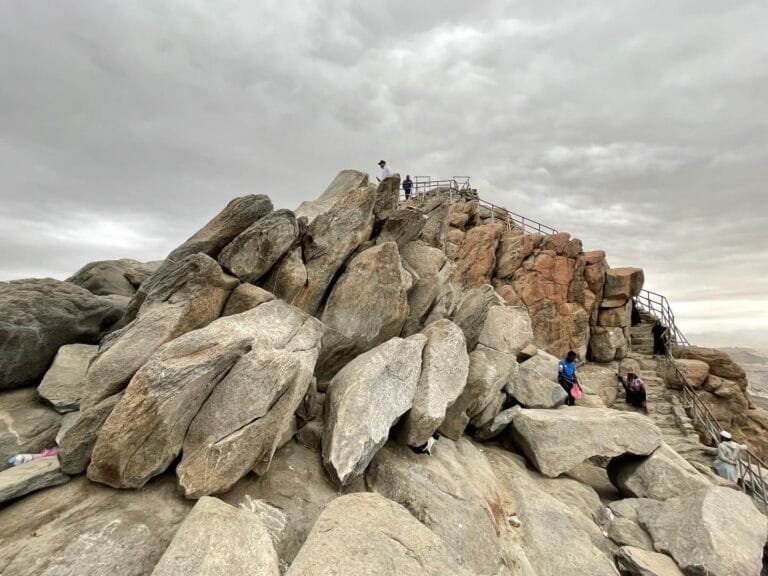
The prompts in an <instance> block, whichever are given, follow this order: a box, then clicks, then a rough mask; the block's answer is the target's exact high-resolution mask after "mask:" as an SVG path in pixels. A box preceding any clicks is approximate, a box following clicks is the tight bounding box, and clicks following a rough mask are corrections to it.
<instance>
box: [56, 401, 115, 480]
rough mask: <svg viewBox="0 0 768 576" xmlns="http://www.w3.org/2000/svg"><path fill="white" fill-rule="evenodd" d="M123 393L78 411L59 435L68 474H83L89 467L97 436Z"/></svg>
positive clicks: (61, 458)
mask: <svg viewBox="0 0 768 576" xmlns="http://www.w3.org/2000/svg"><path fill="white" fill-rule="evenodd" d="M122 397H123V393H122V392H118V393H117V394H115V395H114V396H110V397H109V398H105V399H104V400H102V401H101V402H99V403H98V404H96V405H95V406H92V407H90V408H88V409H86V410H83V411H81V412H76V413H75V414H76V418H77V419H76V420H75V421H74V422H73V423H72V424H71V425H70V426H68V428H67V429H66V430H64V431H63V433H60V435H59V436H58V437H57V443H58V444H59V461H60V462H61V469H62V470H63V471H64V473H66V474H81V473H83V472H85V470H86V469H87V468H88V463H89V462H90V461H91V453H92V452H93V446H94V444H95V443H96V437H97V435H98V433H99V430H101V427H102V426H103V425H104V422H106V421H107V418H108V417H109V415H110V414H111V413H112V410H114V409H115V406H117V403H118V402H119V401H120V400H121V399H122ZM62 430H63V426H62Z"/></svg>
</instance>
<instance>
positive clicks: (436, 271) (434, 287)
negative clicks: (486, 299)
mask: <svg viewBox="0 0 768 576" xmlns="http://www.w3.org/2000/svg"><path fill="white" fill-rule="evenodd" d="M400 256H401V258H402V261H403V266H404V267H405V268H406V270H408V271H409V272H410V273H411V275H412V276H413V288H412V289H411V290H410V291H409V292H408V305H409V306H410V312H409V314H408V318H407V319H406V321H405V326H404V327H403V335H405V336H410V335H412V334H416V333H417V332H419V331H420V330H421V329H422V328H423V327H424V326H426V325H428V324H430V323H431V322H433V321H437V320H441V319H442V318H445V317H447V316H448V315H449V313H450V312H451V307H452V306H453V286H452V284H451V281H450V280H451V264H450V262H448V260H447V258H446V257H445V254H444V253H443V252H442V250H439V249H437V248H433V247H432V246H429V245H427V244H426V243H424V242H421V241H416V242H409V243H408V244H406V245H405V246H403V247H402V248H401V250H400Z"/></svg>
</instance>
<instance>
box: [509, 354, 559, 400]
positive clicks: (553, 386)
mask: <svg viewBox="0 0 768 576" xmlns="http://www.w3.org/2000/svg"><path fill="white" fill-rule="evenodd" d="M557 364H558V359H557V358H555V357H554V356H552V355H551V354H547V353H546V352H543V351H539V352H538V354H536V355H535V356H533V357H532V358H529V359H528V360H526V361H525V362H523V363H522V364H520V368H519V370H518V371H517V376H516V377H515V378H514V380H512V381H511V382H510V383H509V384H508V385H507V386H505V391H506V392H507V394H510V395H511V396H513V397H514V398H515V400H517V401H518V402H519V403H520V404H522V405H523V406H526V407H528V408H555V407H556V406H562V405H563V404H565V401H566V399H567V398H568V393H567V392H566V391H565V390H564V389H563V387H562V386H560V384H558V382H557Z"/></svg>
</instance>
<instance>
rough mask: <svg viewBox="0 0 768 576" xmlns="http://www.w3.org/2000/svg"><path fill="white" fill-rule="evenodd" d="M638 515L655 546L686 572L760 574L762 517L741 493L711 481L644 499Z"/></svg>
mask: <svg viewBox="0 0 768 576" xmlns="http://www.w3.org/2000/svg"><path fill="white" fill-rule="evenodd" d="M638 514H639V517H640V522H641V523H642V524H643V526H645V528H646V529H647V530H648V531H649V532H650V534H651V536H652V537H653V545H654V547H655V548H656V550H658V551H659V552H664V553H667V554H669V555H670V556H672V558H674V560H675V562H677V564H678V565H679V566H680V568H682V570H683V572H685V573H686V574H711V575H712V576H729V575H732V574H743V575H744V576H758V575H759V574H760V573H761V569H762V558H763V546H764V545H765V539H766V532H767V528H766V522H765V517H764V516H762V515H761V514H760V512H758V510H757V508H755V505H754V504H753V503H752V501H751V500H750V499H749V497H748V496H746V495H745V494H742V493H740V492H736V491H735V490H732V489H730V488H724V487H714V486H712V487H709V488H705V489H703V490H698V491H696V492H693V493H690V494H687V495H685V496H678V497H676V498H670V499H668V500H666V501H665V502H663V503H662V502H655V501H645V502H643V504H641V505H640V507H639V508H638Z"/></svg>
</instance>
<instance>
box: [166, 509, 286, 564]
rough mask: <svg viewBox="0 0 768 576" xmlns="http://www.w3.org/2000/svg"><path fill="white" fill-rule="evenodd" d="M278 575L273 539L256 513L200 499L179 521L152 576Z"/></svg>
mask: <svg viewBox="0 0 768 576" xmlns="http://www.w3.org/2000/svg"><path fill="white" fill-rule="evenodd" d="M180 574H184V576H229V575H231V574H257V575H259V576H279V575H280V568H279V566H278V561H277V553H275V549H274V547H273V546H272V539H271V537H270V535H269V532H268V531H267V529H266V527H265V526H264V524H263V523H262V522H261V520H260V519H259V517H258V516H257V515H256V514H252V513H250V512H246V511H245V510H240V509H238V508H235V507H233V506H230V505H229V504H225V503H224V502H222V501H221V500H218V499H216V498H209V497H203V498H201V499H200V500H198V502H197V504H195V507H194V508H192V511H191V512H190V513H189V516H187V517H186V519H185V520H184V522H182V524H181V526H179V529H178V530H177V531H176V535H175V536H174V537H173V540H171V544H170V545H169V546H168V549H167V550H166V551H165V554H163V556H162V558H160V562H158V563H157V566H156V567H155V569H154V571H153V572H152V576H178V575H180Z"/></svg>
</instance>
